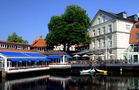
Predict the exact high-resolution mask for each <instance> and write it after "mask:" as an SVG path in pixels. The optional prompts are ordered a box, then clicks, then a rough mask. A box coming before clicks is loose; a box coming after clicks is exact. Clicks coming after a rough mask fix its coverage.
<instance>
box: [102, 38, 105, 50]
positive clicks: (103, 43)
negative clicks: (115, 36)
mask: <svg viewBox="0 0 139 90" xmlns="http://www.w3.org/2000/svg"><path fill="white" fill-rule="evenodd" d="M102 47H103V48H104V47H105V40H102Z"/></svg>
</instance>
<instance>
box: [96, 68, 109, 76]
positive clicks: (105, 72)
mask: <svg viewBox="0 0 139 90" xmlns="http://www.w3.org/2000/svg"><path fill="white" fill-rule="evenodd" d="M96 71H97V72H98V73H102V74H104V75H107V70H100V69H96Z"/></svg>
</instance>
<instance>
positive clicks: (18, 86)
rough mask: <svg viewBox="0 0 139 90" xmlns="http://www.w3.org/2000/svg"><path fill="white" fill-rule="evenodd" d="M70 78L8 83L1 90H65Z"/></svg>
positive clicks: (25, 80)
mask: <svg viewBox="0 0 139 90" xmlns="http://www.w3.org/2000/svg"><path fill="white" fill-rule="evenodd" d="M70 79H71V78H70V77H54V76H50V75H45V76H39V77H34V78H25V79H18V80H11V81H6V82H5V83H3V84H2V86H1V87H0V90H63V89H65V87H66V84H67V83H68V81H69V80H70Z"/></svg>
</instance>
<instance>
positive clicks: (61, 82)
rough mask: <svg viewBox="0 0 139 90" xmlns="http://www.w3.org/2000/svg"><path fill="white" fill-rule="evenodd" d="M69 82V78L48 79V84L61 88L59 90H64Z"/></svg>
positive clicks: (52, 77) (53, 77)
mask: <svg viewBox="0 0 139 90" xmlns="http://www.w3.org/2000/svg"><path fill="white" fill-rule="evenodd" d="M69 80H71V77H55V76H51V77H49V79H48V82H49V83H51V84H53V85H54V86H59V87H61V90H63V89H64V90H65V88H66V85H67V84H68V82H69ZM54 86H53V87H54ZM53 87H51V88H50V89H52V88H53ZM58 90H60V89H58Z"/></svg>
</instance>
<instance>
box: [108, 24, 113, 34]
mask: <svg viewBox="0 0 139 90" xmlns="http://www.w3.org/2000/svg"><path fill="white" fill-rule="evenodd" d="M111 32H112V25H109V26H108V33H111Z"/></svg>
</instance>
